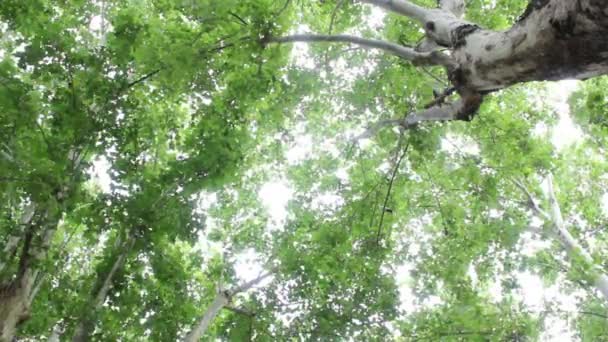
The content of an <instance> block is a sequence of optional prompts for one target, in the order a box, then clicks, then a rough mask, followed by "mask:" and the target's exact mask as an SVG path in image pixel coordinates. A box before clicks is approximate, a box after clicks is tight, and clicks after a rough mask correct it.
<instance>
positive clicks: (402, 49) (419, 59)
mask: <svg viewBox="0 0 608 342" xmlns="http://www.w3.org/2000/svg"><path fill="white" fill-rule="evenodd" d="M266 42H267V43H278V44H282V43H293V42H331V43H350V44H356V45H359V46H361V47H363V48H366V49H378V50H382V51H385V52H388V53H390V54H393V55H395V56H398V57H401V58H403V59H406V60H408V61H411V62H412V63H414V64H416V65H443V66H446V67H453V66H454V65H455V64H454V63H453V61H452V59H451V58H450V57H449V56H447V55H445V54H443V53H441V52H438V51H433V52H417V51H415V50H414V49H413V48H411V47H407V46H402V45H399V44H395V43H391V42H387V41H384V40H377V39H368V38H361V37H357V36H351V35H346V34H337V35H316V34H295V35H291V36H285V37H277V38H269V39H267V41H266Z"/></svg>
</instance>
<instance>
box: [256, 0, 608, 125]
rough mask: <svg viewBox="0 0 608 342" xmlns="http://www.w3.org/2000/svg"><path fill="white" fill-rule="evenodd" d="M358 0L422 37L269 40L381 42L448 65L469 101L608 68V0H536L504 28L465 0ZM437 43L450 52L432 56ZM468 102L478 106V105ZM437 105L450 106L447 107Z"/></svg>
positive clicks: (396, 50) (397, 52) (389, 49)
mask: <svg viewBox="0 0 608 342" xmlns="http://www.w3.org/2000/svg"><path fill="white" fill-rule="evenodd" d="M360 2H363V3H367V4H370V5H373V6H378V7H381V8H383V9H385V10H388V11H391V12H394V13H397V14H400V15H404V16H407V17H409V18H411V19H413V20H414V21H416V22H418V23H419V24H420V25H421V26H422V28H423V29H424V31H425V33H426V38H425V40H424V42H423V43H421V44H420V45H419V46H418V48H417V49H411V48H409V47H405V46H401V45H398V44H394V43H390V42H383V41H379V40H369V39H363V38H359V37H353V36H343V35H342V36H341V35H337V36H315V35H297V36H291V37H283V38H270V39H267V40H266V42H273V41H274V42H278V43H281V42H288V41H327V42H350V43H354V44H358V45H360V46H363V47H365V48H376V49H381V50H383V51H386V52H389V53H392V54H395V55H398V56H400V57H402V58H405V59H407V60H410V61H412V62H413V63H414V64H435V65H443V66H445V67H446V71H447V74H448V77H449V81H450V82H451V83H452V86H453V87H454V88H455V89H456V92H457V93H458V94H459V95H460V96H461V98H462V99H463V101H464V102H465V103H467V104H468V103H469V102H470V100H471V99H475V98H477V97H479V96H483V95H485V94H487V93H490V92H493V91H496V90H500V89H504V88H506V87H509V86H511V85H514V84H516V83H522V82H530V81H552V80H561V79H586V78H590V77H594V76H599V75H606V74H608V39H605V37H606V35H608V2H606V1H600V0H577V1H572V0H530V4H529V6H528V8H527V9H526V11H525V12H524V13H523V15H522V16H521V18H520V20H518V21H517V22H516V23H514V24H513V26H512V27H511V28H510V29H508V30H506V31H501V32H498V31H491V30H485V29H482V28H480V27H479V26H477V25H475V24H473V23H470V22H467V21H465V20H463V19H461V17H462V15H463V13H464V10H465V6H464V1H463V0H440V1H439V8H425V7H423V6H419V5H416V4H414V3H413V2H411V1H408V0H360ZM439 48H441V49H446V50H449V51H450V52H449V53H446V54H441V55H433V53H437V52H438V49H439ZM423 54H430V55H423ZM431 57H432V58H431ZM417 61H420V62H421V63H418V62H417ZM467 108H468V109H469V110H473V112H476V110H477V108H479V105H476V106H467ZM432 112H433V113H439V112H441V113H442V114H445V113H446V111H445V109H442V110H439V111H436V110H433V111H432ZM466 114H467V115H462V116H454V117H453V120H454V119H455V120H470V116H469V115H468V114H470V113H469V112H467V113H466ZM433 118H436V119H433ZM445 118H446V116H445V115H440V116H435V117H433V116H429V117H428V120H426V119H425V117H423V116H420V115H417V116H416V118H415V119H414V118H412V119H410V120H411V121H444V120H445ZM391 121H392V122H395V123H396V122H398V121H397V120H396V119H394V120H391ZM384 123H385V124H387V123H388V121H386V122H384Z"/></svg>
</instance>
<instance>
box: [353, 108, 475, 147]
mask: <svg viewBox="0 0 608 342" xmlns="http://www.w3.org/2000/svg"><path fill="white" fill-rule="evenodd" d="M466 111H467V105H466V101H464V100H462V99H460V100H457V101H455V102H452V103H447V104H444V105H440V106H434V107H431V108H427V109H424V110H422V111H419V112H416V113H411V114H410V115H408V116H407V117H406V118H405V119H389V120H383V121H380V122H378V123H376V124H375V125H373V126H372V127H370V128H368V129H367V130H366V131H365V132H363V133H362V134H361V135H359V136H358V137H356V138H355V140H359V139H367V138H370V137H372V136H374V135H376V133H378V132H379V131H380V130H381V129H383V128H386V127H395V126H398V127H401V128H404V129H409V128H412V127H414V126H416V125H418V124H419V123H422V122H425V121H453V120H464V119H463V117H464V116H466V115H463V113H465V112H466ZM466 114H467V115H468V114H469V113H466Z"/></svg>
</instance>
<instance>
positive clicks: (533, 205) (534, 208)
mask: <svg viewBox="0 0 608 342" xmlns="http://www.w3.org/2000/svg"><path fill="white" fill-rule="evenodd" d="M512 182H513V184H515V186H517V187H518V188H519V189H520V190H521V191H522V192H523V193H524V194H525V195H526V197H527V198H528V206H529V207H530V209H532V211H534V213H536V214H537V215H538V216H540V217H541V218H543V219H545V220H547V219H549V215H548V214H547V213H546V212H545V211H544V210H543V209H542V208H541V207H540V205H539V204H538V201H537V200H536V198H535V197H534V196H533V195H532V193H531V192H530V190H528V188H527V187H526V186H525V185H524V183H523V182H522V181H520V180H518V179H513V180H512Z"/></svg>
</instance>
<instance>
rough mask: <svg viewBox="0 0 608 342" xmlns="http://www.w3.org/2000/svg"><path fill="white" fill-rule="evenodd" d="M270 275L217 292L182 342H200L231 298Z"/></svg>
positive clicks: (264, 274)
mask: <svg viewBox="0 0 608 342" xmlns="http://www.w3.org/2000/svg"><path fill="white" fill-rule="evenodd" d="M273 271H274V269H273ZM271 274H272V273H271V272H267V273H263V274H261V275H259V276H258V277H257V278H255V279H252V280H250V281H248V282H246V283H243V284H241V285H240V286H237V287H236V288H234V289H232V290H229V291H228V290H226V291H219V292H218V294H217V295H216V296H215V298H214V299H213V302H211V305H209V307H208V308H207V311H205V314H204V315H203V316H202V317H201V318H200V319H199V320H198V322H197V323H196V325H195V326H194V327H193V328H192V329H191V330H190V332H188V335H186V337H185V338H184V342H197V341H200V339H201V337H203V335H204V334H205V332H206V331H207V328H209V325H210V324H211V322H213V320H214V319H215V317H216V316H217V315H218V314H219V313H220V311H222V309H223V308H225V307H226V305H228V303H230V301H231V300H232V297H234V296H235V295H237V294H239V293H241V292H245V291H247V290H249V289H250V288H252V287H254V286H255V285H257V284H259V283H260V282H262V280H264V279H266V278H268V277H269V276H270V275H271Z"/></svg>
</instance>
